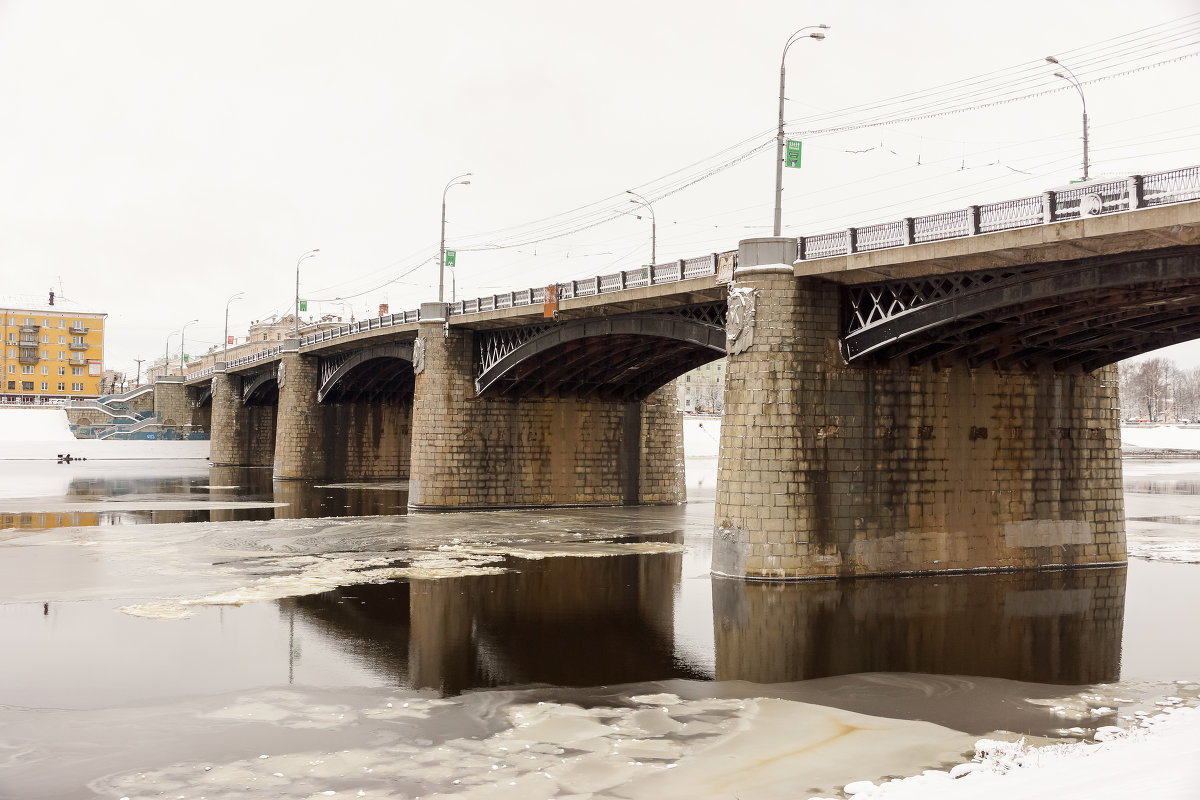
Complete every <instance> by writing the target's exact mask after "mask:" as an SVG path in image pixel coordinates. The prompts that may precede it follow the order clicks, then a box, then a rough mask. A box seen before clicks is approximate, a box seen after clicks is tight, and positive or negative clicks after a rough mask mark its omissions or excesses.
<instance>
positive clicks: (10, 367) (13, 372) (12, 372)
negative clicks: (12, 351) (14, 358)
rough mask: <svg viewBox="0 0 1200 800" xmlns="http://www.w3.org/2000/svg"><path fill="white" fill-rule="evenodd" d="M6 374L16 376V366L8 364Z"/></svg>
mask: <svg viewBox="0 0 1200 800" xmlns="http://www.w3.org/2000/svg"><path fill="white" fill-rule="evenodd" d="M8 374H9V375H16V374H17V365H16V364H9V365H8Z"/></svg>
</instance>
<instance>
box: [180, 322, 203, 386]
mask: <svg viewBox="0 0 1200 800" xmlns="http://www.w3.org/2000/svg"><path fill="white" fill-rule="evenodd" d="M199 321H200V320H198V319H194V320H192V321H191V322H185V323H183V327H182V328H180V329H179V374H180V375H182V376H183V377H185V378H186V377H187V367H185V366H184V363H183V360H184V359H185V358H186V357H187V356H185V355H184V349H183V335H184V331H186V330H187V327H188V325H192V324H194V323H197V322H199Z"/></svg>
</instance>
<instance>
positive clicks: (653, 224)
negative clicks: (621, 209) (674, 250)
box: [625, 189, 658, 267]
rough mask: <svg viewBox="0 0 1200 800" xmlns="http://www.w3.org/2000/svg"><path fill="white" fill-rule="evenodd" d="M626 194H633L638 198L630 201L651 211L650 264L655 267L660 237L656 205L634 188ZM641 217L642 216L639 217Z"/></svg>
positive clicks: (626, 191) (627, 190)
mask: <svg viewBox="0 0 1200 800" xmlns="http://www.w3.org/2000/svg"><path fill="white" fill-rule="evenodd" d="M625 194H631V195H633V196H634V197H636V198H637V199H636V200H630V201H629V202H631V203H637V204H639V205H643V206H645V207H646V210H647V211H649V212H650V266H652V267H653V266H654V261H655V255H654V254H655V247H656V241H657V239H658V221H657V220H656V219H655V218H654V206H652V205H650V201H649V200H647V199H646V198H644V197H642V196H641V195H640V194H638V193H637V192H635V191H633V190H632V189H626V190H625ZM639 219H640V217H639Z"/></svg>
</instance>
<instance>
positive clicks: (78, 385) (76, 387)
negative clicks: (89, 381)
mask: <svg viewBox="0 0 1200 800" xmlns="http://www.w3.org/2000/svg"><path fill="white" fill-rule="evenodd" d="M71 391H72V392H82V391H83V384H82V383H72V384H71Z"/></svg>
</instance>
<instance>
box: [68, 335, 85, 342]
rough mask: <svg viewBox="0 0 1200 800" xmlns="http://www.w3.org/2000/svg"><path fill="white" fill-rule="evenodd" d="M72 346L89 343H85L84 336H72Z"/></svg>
mask: <svg viewBox="0 0 1200 800" xmlns="http://www.w3.org/2000/svg"><path fill="white" fill-rule="evenodd" d="M71 344H87V343H86V342H85V341H83V337H82V336H72V337H71Z"/></svg>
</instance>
